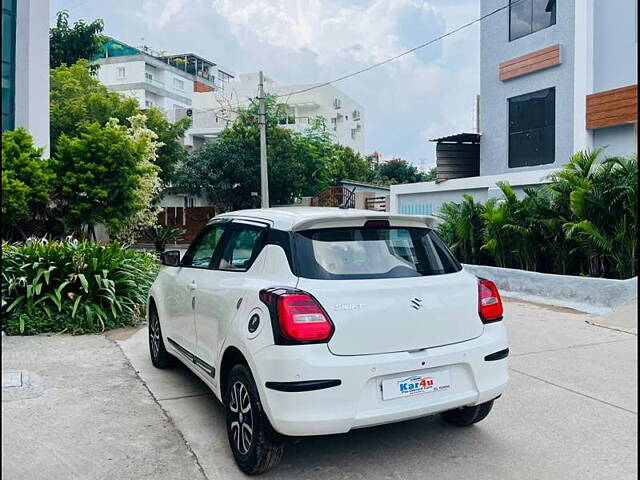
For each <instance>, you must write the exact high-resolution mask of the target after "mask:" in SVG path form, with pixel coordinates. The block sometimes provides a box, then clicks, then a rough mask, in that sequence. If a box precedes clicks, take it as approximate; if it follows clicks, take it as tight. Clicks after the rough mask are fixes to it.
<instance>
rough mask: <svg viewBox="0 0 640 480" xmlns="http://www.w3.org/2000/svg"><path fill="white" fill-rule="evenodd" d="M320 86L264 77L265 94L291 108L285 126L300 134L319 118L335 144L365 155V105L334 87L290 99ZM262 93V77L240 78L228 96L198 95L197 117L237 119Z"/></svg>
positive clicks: (194, 99)
mask: <svg viewBox="0 0 640 480" xmlns="http://www.w3.org/2000/svg"><path fill="white" fill-rule="evenodd" d="M317 85H319V84H305V85H278V84H276V83H275V82H274V81H273V79H271V78H269V77H267V76H265V77H264V90H265V92H266V93H268V94H274V95H279V96H280V97H279V98H278V101H279V102H282V103H285V104H287V105H288V112H287V114H286V115H284V116H283V118H282V119H281V120H280V121H281V125H282V126H283V127H285V128H289V129H292V130H296V131H303V130H305V129H306V128H308V127H309V125H310V123H311V121H312V120H313V119H314V118H316V117H322V118H324V120H325V124H326V128H327V130H328V131H329V132H330V133H331V134H332V136H333V138H334V141H335V142H336V143H339V144H340V145H344V146H348V147H351V148H352V149H353V150H355V151H357V152H360V153H363V154H364V153H365V122H364V120H365V118H364V109H363V108H362V105H360V104H359V103H358V102H356V101H355V100H354V99H352V98H351V97H349V96H348V95H347V94H345V93H344V92H343V91H341V90H340V89H338V88H336V87H334V86H333V85H326V86H322V87H319V88H314V89H313V90H309V91H305V92H301V93H297V94H293V95H288V94H289V93H291V92H297V91H300V90H306V89H309V88H312V87H315V86H317ZM257 92H258V74H257V73H248V74H242V75H239V76H238V77H237V78H236V79H235V80H234V81H230V82H229V84H228V85H227V88H226V89H225V91H224V96H222V97H221V96H220V95H219V93H217V92H202V93H197V94H195V95H194V98H193V106H194V114H195V113H197V112H198V111H199V110H200V111H203V112H216V115H217V117H218V120H219V121H221V119H222V118H231V119H232V118H233V115H234V114H233V112H232V111H230V110H233V109H235V108H237V107H238V106H245V107H246V106H247V105H249V103H250V100H249V99H254V98H255V97H256V96H257Z"/></svg>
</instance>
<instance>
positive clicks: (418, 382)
mask: <svg viewBox="0 0 640 480" xmlns="http://www.w3.org/2000/svg"><path fill="white" fill-rule="evenodd" d="M449 388H451V381H450V375H449V370H436V371H432V372H429V373H425V374H423V375H407V376H404V377H398V378H390V379H388V380H383V381H382V399H383V400H390V399H392V398H399V397H410V396H412V395H421V394H423V393H431V392H439V391H442V390H448V389H449Z"/></svg>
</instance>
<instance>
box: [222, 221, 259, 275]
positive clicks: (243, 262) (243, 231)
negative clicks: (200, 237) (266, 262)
mask: <svg viewBox="0 0 640 480" xmlns="http://www.w3.org/2000/svg"><path fill="white" fill-rule="evenodd" d="M264 235H265V229H264V228H260V227H254V226H250V225H240V224H231V226H230V227H229V231H228V237H227V239H226V241H225V243H224V245H223V247H224V248H223V250H222V254H221V256H220V260H219V263H218V269H219V270H229V271H236V272H245V271H247V270H248V269H249V267H251V264H252V263H253V260H254V259H255V257H256V256H257V254H258V253H259V251H260V249H261V248H262V246H263V239H264Z"/></svg>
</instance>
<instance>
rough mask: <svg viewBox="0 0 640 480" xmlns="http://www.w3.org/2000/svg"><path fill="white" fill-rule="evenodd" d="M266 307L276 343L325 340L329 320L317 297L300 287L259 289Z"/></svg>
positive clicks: (331, 327) (329, 327) (326, 338)
mask: <svg viewBox="0 0 640 480" xmlns="http://www.w3.org/2000/svg"><path fill="white" fill-rule="evenodd" d="M260 300H262V302H263V303H264V304H265V305H267V307H269V313H270V314H271V324H272V326H273V335H274V340H275V342H276V344H279V345H289V344H299V343H325V342H328V341H329V339H330V338H331V335H333V330H334V327H333V323H332V322H331V319H330V318H329V315H327V313H326V312H325V311H324V309H323V308H322V306H321V305H320V304H319V303H318V301H317V300H316V299H315V298H313V296H311V295H310V294H308V293H306V292H303V291H301V290H295V289H288V288H270V289H266V290H262V291H261V292H260Z"/></svg>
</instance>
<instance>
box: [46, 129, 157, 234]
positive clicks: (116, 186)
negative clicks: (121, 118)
mask: <svg viewBox="0 0 640 480" xmlns="http://www.w3.org/2000/svg"><path fill="white" fill-rule="evenodd" d="M139 133H140V132H136V131H135V129H131V128H127V127H125V126H123V125H120V124H119V123H118V121H117V120H116V119H112V120H110V121H109V122H107V124H106V125H104V126H102V125H100V124H99V123H97V122H95V123H92V124H89V125H85V126H83V127H82V129H81V131H80V132H79V136H78V137H76V138H72V137H68V136H66V135H64V134H63V135H62V136H61V138H60V139H59V145H58V151H57V154H56V158H55V161H54V166H55V171H56V174H57V178H56V185H55V186H56V191H57V193H58V195H59V208H60V209H61V212H60V216H61V219H62V221H63V222H64V224H65V226H66V228H67V229H69V230H72V231H75V232H76V233H82V231H83V226H84V225H86V226H87V231H88V233H89V234H93V235H94V236H95V233H94V226H95V225H96V224H98V223H104V224H105V225H106V226H107V228H108V229H109V230H110V231H112V232H118V231H120V230H121V229H122V228H124V227H125V225H126V223H127V221H128V220H129V219H130V218H131V217H132V216H134V215H136V214H137V213H138V212H140V211H143V210H144V209H145V208H148V207H149V204H148V202H147V201H146V200H147V199H146V198H144V195H141V193H140V190H141V189H144V188H145V182H148V179H149V178H153V175H154V172H157V167H156V166H155V165H153V164H151V162H149V152H150V151H151V149H152V145H150V143H149V142H150V137H149V135H146V134H139Z"/></svg>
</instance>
